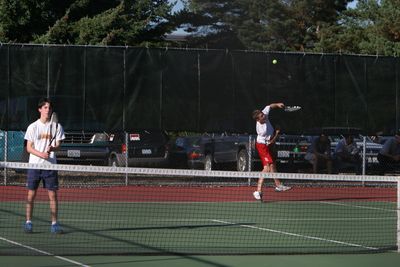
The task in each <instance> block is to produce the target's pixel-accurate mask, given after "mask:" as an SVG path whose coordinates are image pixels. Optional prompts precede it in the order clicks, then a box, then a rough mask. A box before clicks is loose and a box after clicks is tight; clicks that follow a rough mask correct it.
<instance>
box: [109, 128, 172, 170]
mask: <svg viewBox="0 0 400 267" xmlns="http://www.w3.org/2000/svg"><path fill="white" fill-rule="evenodd" d="M109 147H110V154H109V158H108V164H109V165H110V166H116V167H118V166H126V165H128V166H130V167H167V166H168V165H169V137H168V135H167V134H166V133H165V132H163V131H158V130H156V131H150V130H141V131H132V132H130V133H124V132H119V133H113V134H111V135H110V136H109ZM127 154H128V157H127Z"/></svg>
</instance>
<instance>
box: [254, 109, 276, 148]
mask: <svg viewBox="0 0 400 267" xmlns="http://www.w3.org/2000/svg"><path fill="white" fill-rule="evenodd" d="M270 110H271V107H270V106H266V107H265V108H264V109H263V110H262V113H264V114H265V116H267V120H266V121H265V123H263V124H261V123H259V122H258V121H257V123H256V131H257V143H260V144H269V140H270V139H271V136H272V135H273V134H274V127H273V126H272V124H271V122H270V121H269V119H268V114H269V111H270Z"/></svg>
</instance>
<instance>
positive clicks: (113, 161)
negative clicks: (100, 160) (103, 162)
mask: <svg viewBox="0 0 400 267" xmlns="http://www.w3.org/2000/svg"><path fill="white" fill-rule="evenodd" d="M108 165H109V166H111V167H119V164H118V160H117V158H116V157H111V158H110V159H109V160H108Z"/></svg>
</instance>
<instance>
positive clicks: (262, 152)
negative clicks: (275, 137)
mask: <svg viewBox="0 0 400 267" xmlns="http://www.w3.org/2000/svg"><path fill="white" fill-rule="evenodd" d="M256 149H257V151H258V155H259V156H260V159H261V163H262V165H263V166H265V165H268V164H272V163H274V160H273V158H272V156H271V151H270V148H269V145H266V144H260V143H256Z"/></svg>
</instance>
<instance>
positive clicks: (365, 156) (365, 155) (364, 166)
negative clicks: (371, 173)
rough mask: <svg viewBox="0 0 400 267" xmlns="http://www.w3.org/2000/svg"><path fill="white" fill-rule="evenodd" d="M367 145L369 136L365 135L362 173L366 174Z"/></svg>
mask: <svg viewBox="0 0 400 267" xmlns="http://www.w3.org/2000/svg"><path fill="white" fill-rule="evenodd" d="M366 145H367V137H365V136H364V137H363V156H362V159H363V162H362V175H363V176H364V175H365V168H366V164H367V154H366V152H367V149H366ZM362 184H363V185H364V181H363V182H362Z"/></svg>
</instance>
